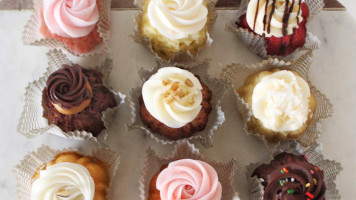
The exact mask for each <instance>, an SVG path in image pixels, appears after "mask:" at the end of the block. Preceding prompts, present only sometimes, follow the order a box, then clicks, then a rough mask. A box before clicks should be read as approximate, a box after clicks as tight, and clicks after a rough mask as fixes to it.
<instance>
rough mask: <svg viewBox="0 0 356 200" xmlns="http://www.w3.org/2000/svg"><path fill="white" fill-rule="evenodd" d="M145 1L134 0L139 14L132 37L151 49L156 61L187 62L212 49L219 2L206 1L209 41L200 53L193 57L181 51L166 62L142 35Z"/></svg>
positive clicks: (214, 0)
mask: <svg viewBox="0 0 356 200" xmlns="http://www.w3.org/2000/svg"><path fill="white" fill-rule="evenodd" d="M145 1H147V0H134V5H135V6H136V8H137V9H138V14H137V15H136V16H135V19H134V23H135V30H134V31H133V33H132V34H131V35H130V37H131V39H132V40H133V41H135V42H137V43H139V44H142V45H143V46H145V47H147V48H149V50H150V51H151V52H152V53H153V54H154V55H155V56H156V59H159V60H163V61H168V62H181V61H185V60H187V59H194V58H195V57H196V56H197V55H198V54H199V52H200V51H201V50H202V49H204V48H207V47H210V46H211V44H212V43H213V39H212V38H211V37H210V35H209V29H210V28H211V27H212V26H213V25H214V23H215V21H216V18H217V17H218V14H217V12H216V8H215V5H216V3H217V2H218V0H205V2H206V4H207V8H208V13H209V14H208V20H207V26H208V31H207V40H206V42H205V45H204V46H202V47H200V48H199V49H198V52H197V54H196V55H192V54H191V53H190V52H189V51H180V52H178V53H176V54H175V55H174V56H173V57H172V58H171V59H170V60H165V59H163V58H161V57H160V56H159V55H158V54H157V53H156V52H154V51H153V49H152V45H151V42H150V40H149V39H148V38H145V37H143V36H142V35H141V31H140V29H139V27H138V24H139V22H140V21H141V18H142V12H143V3H144V2H145Z"/></svg>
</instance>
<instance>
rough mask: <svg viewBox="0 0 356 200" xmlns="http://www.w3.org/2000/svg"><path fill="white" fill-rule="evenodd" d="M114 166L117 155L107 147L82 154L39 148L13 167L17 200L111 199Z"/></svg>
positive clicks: (44, 147)
mask: <svg viewBox="0 0 356 200" xmlns="http://www.w3.org/2000/svg"><path fill="white" fill-rule="evenodd" d="M86 145H90V143H86ZM118 164H119V157H118V155H117V154H116V153H115V152H113V151H111V150H110V149H107V148H100V149H99V148H94V149H92V150H91V153H89V154H87V153H83V154H82V152H78V151H76V150H73V149H63V150H54V149H52V148H50V147H48V146H42V147H41V148H39V149H38V150H37V151H36V152H31V153H29V154H28V155H26V156H25V158H24V159H23V160H22V161H21V163H20V164H18V165H17V166H16V167H15V173H16V176H17V186H18V188H17V192H18V196H19V199H23V200H24V199H32V200H36V199H48V200H52V199H85V200H87V199H93V200H105V199H111V194H110V188H111V184H112V180H113V178H114V176H115V173H116V170H117V167H118Z"/></svg>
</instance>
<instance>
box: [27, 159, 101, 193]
mask: <svg viewBox="0 0 356 200" xmlns="http://www.w3.org/2000/svg"><path fill="white" fill-rule="evenodd" d="M94 192H95V186H94V180H93V178H92V177H91V176H90V173H89V171H88V170H87V169H86V168H85V167H84V166H83V165H80V164H76V163H69V162H62V163H58V164H55V165H52V166H48V167H47V168H46V170H42V171H40V178H39V179H37V180H35V181H34V182H33V184H32V193H31V199H33V200H36V199H48V200H52V199H53V200H55V199H58V200H59V199H82V200H92V199H93V198H94Z"/></svg>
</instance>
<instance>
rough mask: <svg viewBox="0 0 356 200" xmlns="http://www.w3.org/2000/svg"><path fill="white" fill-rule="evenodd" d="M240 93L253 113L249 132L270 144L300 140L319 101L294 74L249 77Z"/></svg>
mask: <svg viewBox="0 0 356 200" xmlns="http://www.w3.org/2000/svg"><path fill="white" fill-rule="evenodd" d="M237 93H238V94H239V95H240V97H241V98H243V99H244V101H245V102H246V103H247V104H248V105H249V107H250V108H251V109H252V113H253V114H252V116H251V119H250V121H249V122H248V124H247V125H248V126H249V129H250V130H252V131H253V132H256V133H259V134H261V135H263V136H265V139H266V140H267V141H268V142H278V141H281V140H285V139H287V138H298V137H299V136H300V135H302V134H303V133H304V132H305V130H306V128H307V126H308V124H310V122H311V121H312V117H313V113H314V111H315V108H316V100H315V97H314V95H313V94H312V93H311V91H310V88H309V85H308V83H307V81H305V80H304V79H303V78H302V77H301V76H300V75H299V74H298V73H297V72H295V71H292V70H280V69H272V70H269V71H261V72H257V73H254V74H251V75H250V76H248V77H247V78H246V80H245V84H244V85H243V86H242V87H240V88H239V89H238V90H237Z"/></svg>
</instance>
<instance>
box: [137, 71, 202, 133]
mask: <svg viewBox="0 0 356 200" xmlns="http://www.w3.org/2000/svg"><path fill="white" fill-rule="evenodd" d="M142 97H143V101H144V103H145V106H146V108H147V110H148V112H149V113H150V114H151V115H152V116H153V117H154V118H156V119H157V120H159V121H160V122H162V123H163V124H165V125H166V126H168V127H171V128H180V127H182V126H184V125H186V124H187V123H189V122H191V121H193V120H194V119H195V118H196V117H197V116H198V114H199V112H200V110H201V108H202V106H201V102H202V100H203V95H202V86H201V84H200V82H199V79H198V78H196V77H195V76H194V74H192V73H191V72H189V71H187V70H183V69H180V68H177V67H164V68H161V69H159V70H158V72H157V73H156V74H154V75H152V76H151V77H150V78H149V79H148V80H147V81H146V82H145V83H144V84H143V87H142Z"/></svg>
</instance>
